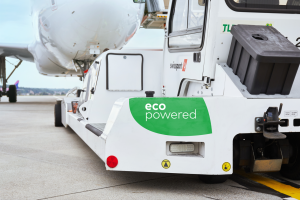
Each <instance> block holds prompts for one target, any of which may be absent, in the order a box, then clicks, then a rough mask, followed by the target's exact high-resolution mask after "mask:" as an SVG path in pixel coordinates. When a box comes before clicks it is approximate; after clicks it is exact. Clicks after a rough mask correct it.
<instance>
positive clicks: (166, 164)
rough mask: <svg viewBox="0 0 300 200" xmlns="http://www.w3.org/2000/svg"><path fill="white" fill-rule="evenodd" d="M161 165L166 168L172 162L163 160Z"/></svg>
mask: <svg viewBox="0 0 300 200" xmlns="http://www.w3.org/2000/svg"><path fill="white" fill-rule="evenodd" d="M161 166H162V167H163V168H164V169H169V168H170V167H171V162H170V161H169V160H163V161H162V162H161Z"/></svg>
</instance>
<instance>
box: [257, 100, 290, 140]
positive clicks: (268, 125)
mask: <svg viewBox="0 0 300 200" xmlns="http://www.w3.org/2000/svg"><path fill="white" fill-rule="evenodd" d="M282 105H283V104H282V103H281V104H280V106H279V111H278V108H277V107H269V108H268V109H267V111H266V112H265V113H264V116H263V117H256V118H255V131H256V132H258V133H261V132H262V133H263V136H264V137H265V138H267V139H273V140H276V139H277V140H278V139H285V138H286V135H284V134H282V133H280V132H279V131H278V125H279V124H284V123H285V122H284V121H280V119H279V115H280V114H281V110H282Z"/></svg>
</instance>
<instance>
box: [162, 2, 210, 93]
mask: <svg viewBox="0 0 300 200" xmlns="http://www.w3.org/2000/svg"><path fill="white" fill-rule="evenodd" d="M208 2H209V1H205V0H173V1H172V4H171V7H170V10H169V13H170V14H169V19H168V27H167V31H166V36H165V44H164V70H163V81H162V82H163V93H165V96H177V95H178V90H179V88H180V84H181V82H182V80H184V79H187V78H188V79H194V80H202V78H203V77H202V73H203V64H204V59H203V58H204V55H203V52H202V49H203V46H204V38H205V24H206V18H207V10H208Z"/></svg>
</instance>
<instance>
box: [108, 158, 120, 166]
mask: <svg viewBox="0 0 300 200" xmlns="http://www.w3.org/2000/svg"><path fill="white" fill-rule="evenodd" d="M106 164H107V166H109V167H110V168H115V167H116V166H117V165H118V159H117V157H116V156H108V158H107V159H106Z"/></svg>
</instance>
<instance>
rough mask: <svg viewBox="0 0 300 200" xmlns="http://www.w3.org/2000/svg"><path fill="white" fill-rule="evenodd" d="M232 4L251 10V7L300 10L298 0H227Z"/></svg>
mask: <svg viewBox="0 0 300 200" xmlns="http://www.w3.org/2000/svg"><path fill="white" fill-rule="evenodd" d="M227 1H228V2H229V3H230V4H231V5H232V6H234V7H240V8H246V9H245V10H247V9H248V10H249V11H252V10H253V9H257V10H258V9H260V10H262V9H264V10H277V11H278V12H280V10H282V11H284V12H288V11H290V12H293V11H299V12H300V0H227Z"/></svg>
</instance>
